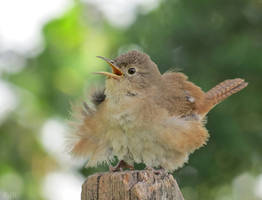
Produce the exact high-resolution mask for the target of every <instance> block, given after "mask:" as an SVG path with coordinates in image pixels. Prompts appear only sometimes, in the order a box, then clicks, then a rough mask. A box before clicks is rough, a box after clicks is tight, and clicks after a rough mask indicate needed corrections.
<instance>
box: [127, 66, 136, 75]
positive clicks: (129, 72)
mask: <svg viewBox="0 0 262 200" xmlns="http://www.w3.org/2000/svg"><path fill="white" fill-rule="evenodd" d="M127 72H128V74H131V75H133V74H134V73H136V68H134V67H131V68H129V69H128V71H127Z"/></svg>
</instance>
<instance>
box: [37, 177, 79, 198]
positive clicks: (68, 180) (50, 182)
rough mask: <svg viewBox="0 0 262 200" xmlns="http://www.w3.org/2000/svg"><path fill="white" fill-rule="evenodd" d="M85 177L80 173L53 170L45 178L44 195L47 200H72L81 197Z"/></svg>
mask: <svg viewBox="0 0 262 200" xmlns="http://www.w3.org/2000/svg"><path fill="white" fill-rule="evenodd" d="M83 181H84V179H83V178H82V177H80V176H78V175H74V174H69V173H64V172H53V173H50V174H48V175H47V176H46V177H45V178H44V182H43V187H42V189H43V196H44V197H45V198H46V199H47V200H58V199H61V200H72V199H80V198H81V188H82V187H81V185H82V183H83Z"/></svg>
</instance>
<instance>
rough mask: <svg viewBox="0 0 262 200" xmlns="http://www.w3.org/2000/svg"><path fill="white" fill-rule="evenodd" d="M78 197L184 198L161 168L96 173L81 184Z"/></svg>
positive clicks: (90, 199)
mask: <svg viewBox="0 0 262 200" xmlns="http://www.w3.org/2000/svg"><path fill="white" fill-rule="evenodd" d="M81 200H184V198H183V196H182V193H181V191H180V189H179V187H178V185H177V182H176V181H175V179H174V178H173V176H172V175H171V174H168V173H166V172H164V171H154V170H142V171H123V172H107V173H97V174H94V175H91V176H89V177H88V178H87V180H86V181H85V183H84V184H83V186H82V194H81Z"/></svg>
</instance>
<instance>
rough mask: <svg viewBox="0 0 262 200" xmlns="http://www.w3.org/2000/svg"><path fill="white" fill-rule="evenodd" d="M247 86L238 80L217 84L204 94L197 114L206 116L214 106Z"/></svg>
mask: <svg viewBox="0 0 262 200" xmlns="http://www.w3.org/2000/svg"><path fill="white" fill-rule="evenodd" d="M247 85H248V83H247V82H245V80H243V79H240V78H236V79H231V80H225V81H223V82H222V83H219V84H218V85H216V86H215V87H213V88H212V89H211V90H209V91H208V92H206V94H205V99H204V101H203V103H202V105H201V106H200V107H201V109H199V111H200V112H199V114H201V115H205V114H207V113H208V112H209V111H210V110H211V109H212V108H213V107H214V106H215V105H217V104H218V103H220V102H221V101H223V100H224V99H226V98H227V97H229V96H231V95H232V94H234V93H237V92H239V91H240V90H242V89H244V88H245V87H246V86H247Z"/></svg>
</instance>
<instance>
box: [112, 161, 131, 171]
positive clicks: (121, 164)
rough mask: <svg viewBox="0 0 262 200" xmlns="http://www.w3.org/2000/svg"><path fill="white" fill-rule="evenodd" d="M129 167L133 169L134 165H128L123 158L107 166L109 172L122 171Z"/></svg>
mask: <svg viewBox="0 0 262 200" xmlns="http://www.w3.org/2000/svg"><path fill="white" fill-rule="evenodd" d="M125 168H127V169H130V170H134V167H133V166H132V165H129V164H128V163H126V162H125V161H123V160H120V161H119V162H118V163H117V165H116V166H111V165H110V166H109V170H110V172H117V171H123V169H125Z"/></svg>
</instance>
